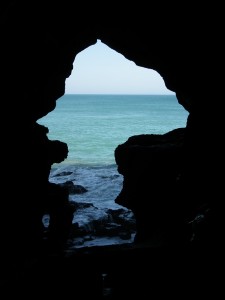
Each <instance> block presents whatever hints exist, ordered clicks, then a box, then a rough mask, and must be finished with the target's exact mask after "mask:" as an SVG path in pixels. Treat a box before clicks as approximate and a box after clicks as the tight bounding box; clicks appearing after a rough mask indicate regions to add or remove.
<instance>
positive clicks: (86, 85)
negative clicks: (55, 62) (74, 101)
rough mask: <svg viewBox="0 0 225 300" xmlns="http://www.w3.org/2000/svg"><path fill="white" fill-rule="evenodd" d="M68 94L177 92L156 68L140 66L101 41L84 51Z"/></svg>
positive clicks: (75, 63) (70, 78) (69, 85)
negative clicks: (166, 83)
mask: <svg viewBox="0 0 225 300" xmlns="http://www.w3.org/2000/svg"><path fill="white" fill-rule="evenodd" d="M65 94H148V95H151V94H159V95H164V94H173V95H174V94H175V93H174V92H172V91H170V90H168V89H167V88H166V86H165V83H164V81H163V79H162V77H161V76H160V75H159V74H158V73H157V72H156V71H154V70H151V69H146V68H142V67H138V66H136V65H135V63H134V62H132V61H129V60H128V59H126V58H125V57H124V56H123V55H121V54H120V53H118V52H116V51H114V50H113V49H111V48H109V47H108V46H106V45H105V44H103V43H102V42H101V41H99V40H98V42H97V43H96V44H95V45H93V46H90V47H88V48H86V49H85V50H83V51H82V52H80V53H79V54H78V55H77V56H76V58H75V60H74V64H73V71H72V74H71V75H70V77H69V78H68V79H67V80H66V91H65Z"/></svg>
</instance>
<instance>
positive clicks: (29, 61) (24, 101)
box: [1, 1, 222, 241]
mask: <svg viewBox="0 0 225 300" xmlns="http://www.w3.org/2000/svg"><path fill="white" fill-rule="evenodd" d="M89 11H91V15H90V16H87V14H86V7H85V6H84V7H82V6H81V7H79V8H78V7H74V6H73V5H72V4H71V3H70V4H69V2H65V1H58V2H57V3H50V5H49V4H46V3H45V2H42V1H34V2H28V1H13V2H11V4H10V5H8V6H7V5H5V7H4V5H3V9H2V18H1V75H2V76H1V104H2V112H3V115H6V118H7V119H8V120H5V118H2V119H1V126H2V131H3V137H4V140H3V144H4V145H5V146H6V147H3V154H2V155H3V156H2V157H3V161H4V166H3V174H4V179H3V185H2V186H3V192H4V194H5V195H6V197H4V199H3V201H2V204H1V206H2V211H3V213H2V214H3V218H2V224H3V225H2V226H1V227H2V228H4V230H3V235H4V236H6V240H7V241H8V238H7V236H9V234H12V233H13V234H14V235H15V236H19V240H20V239H21V232H22V235H24V229H26V228H27V223H29V222H30V223H31V224H33V226H34V227H35V217H33V216H32V214H33V213H34V215H35V211H36V209H37V206H38V204H37V203H38V202H39V200H40V199H41V198H43V197H44V198H45V196H46V181H47V180H46V177H45V174H46V172H48V169H49V168H50V165H49V162H45V159H46V157H45V154H46V152H45V150H44V146H43V144H44V140H45V134H44V135H43V137H42V135H41V134H40V135H39V133H37V132H36V127H35V126H36V123H35V122H36V121H37V120H38V119H40V118H41V117H43V116H45V115H46V114H48V113H49V112H50V111H52V110H54V108H55V105H56V101H60V97H61V96H62V95H63V94H64V93H65V80H66V78H68V77H69V75H70V74H71V72H72V69H73V62H75V64H74V66H75V68H76V55H77V54H78V53H79V52H80V51H82V50H83V49H85V48H87V47H89V46H90V45H93V44H95V43H96V41H97V39H100V40H101V41H102V42H103V43H105V44H106V45H108V46H109V47H111V48H112V49H114V50H116V51H118V52H119V53H121V54H123V55H124V57H125V58H127V59H129V60H132V61H134V62H135V63H136V64H137V65H138V66H142V67H146V68H152V69H154V70H156V71H157V72H158V73H159V74H160V75H161V76H162V78H163V79H164V81H165V84H166V86H167V88H168V89H170V90H172V91H174V92H175V93H176V96H177V99H178V102H179V103H180V104H181V105H183V106H184V108H185V109H187V110H188V111H189V113H190V116H189V119H188V123H187V133H186V137H185V142H184V144H185V155H184V160H183V165H182V180H183V183H182V184H183V186H184V190H183V192H184V194H185V197H186V198H188V197H190V198H191V199H193V198H197V199H199V198H201V199H205V198H206V197H207V199H208V200H207V202H209V205H210V207H212V209H213V213H214V214H215V216H214V221H215V222H213V226H214V227H215V228H217V229H218V228H220V226H221V224H220V223H221V222H222V220H221V218H220V217H218V216H220V214H221V209H220V206H221V203H220V200H219V199H220V198H219V197H218V195H219V193H220V192H221V186H220V184H219V181H220V180H219V178H218V176H215V174H217V171H216V168H217V166H218V165H220V161H221V159H222V154H221V152H220V150H219V149H218V148H217V147H216V146H217V144H216V145H215V142H212V139H213V137H214V134H215V132H216V133H217V134H218V132H219V133H220V130H221V129H220V128H221V127H219V126H218V125H219V118H215V116H216V115H219V112H220V109H219V110H218V108H217V107H218V105H219V103H220V98H219V97H218V95H219V94H220V93H219V91H220V88H219V87H218V81H217V80H215V79H214V78H212V77H211V76H209V75H210V74H217V73H218V69H219V65H220V60H221V59H222V56H221V55H220V52H219V43H220V41H219V39H218V38H217V37H218V35H215V30H217V24H215V23H214V24H212V23H211V22H209V20H208V18H207V14H199V12H198V11H196V9H194V10H192V9H190V11H188V10H187V11H186V14H184V11H183V10H176V11H173V10H172V11H171V13H170V12H169V11H167V8H164V9H163V10H162V11H161V10H159V9H157V10H155V8H154V7H151V10H150V11H149V10H147V8H146V7H145V6H144V7H142V8H141V7H138V10H137V11H136V10H135V9H134V10H133V11H132V12H131V13H127V14H124V12H123V11H121V10H120V9H118V8H117V7H116V6H114V7H112V10H111V14H112V15H113V17H112V15H111V14H110V15H109V12H108V9H106V8H103V7H101V10H99V7H98V6H97V4H96V6H95V5H93V7H89ZM165 12H166V13H165ZM114 13H115V14H114ZM211 13H212V12H211ZM137 15H138V16H139V18H140V20H138V21H137ZM79 16H82V17H83V18H84V21H83V22H82V20H81V19H80V18H79ZM74 72H76V70H74ZM118 72H119V70H118ZM215 81H216V82H215ZM36 133H37V135H35V134H36ZM59 139H60V137H59ZM15 149H16V150H15ZM15 151H16V153H15ZM46 169H47V171H46ZM15 170H16V172H18V173H19V178H18V177H17V180H16V182H15V181H14V182H13V183H12V181H11V178H12V172H15ZM12 184H13V189H14V193H11V192H9V191H10V190H11V187H12ZM34 191H35V195H34V196H31V194H32V193H33V192H34ZM36 191H38V192H37V193H36ZM18 195H19V197H20V199H21V200H20V204H18V201H17V199H18ZM181 197H182V195H181ZM200 202H201V201H200ZM21 203H22V204H21ZM33 203H34V204H33ZM29 215H31V217H28V216H29ZM24 219H25V220H26V221H24ZM9 220H10V221H9ZM6 222H7V224H8V226H7V229H5V226H4V224H5V223H6ZM214 223H215V224H214ZM20 225H21V226H20ZM214 227H213V228H212V231H213V232H215V228H214ZM217 229H216V230H217ZM29 234H31V235H32V226H31V232H30V233H29ZM29 234H28V235H29ZM24 238H25V239H27V234H25V237H24ZM28 240H29V239H28Z"/></svg>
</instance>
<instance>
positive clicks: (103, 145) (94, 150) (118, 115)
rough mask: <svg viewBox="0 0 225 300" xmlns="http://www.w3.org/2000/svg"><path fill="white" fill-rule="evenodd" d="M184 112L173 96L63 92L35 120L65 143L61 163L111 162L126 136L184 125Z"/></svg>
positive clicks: (185, 118) (94, 163) (106, 163)
mask: <svg viewBox="0 0 225 300" xmlns="http://www.w3.org/2000/svg"><path fill="white" fill-rule="evenodd" d="M187 116H188V113H187V111H185V110H184V108H183V107H182V106H181V105H180V104H179V103H178V101H177V98H176V96H175V95H69V94H67V95H64V96H63V97H61V98H59V99H58V100H57V106H56V109H55V110H54V111H52V112H50V113H49V114H48V115H47V116H45V117H44V118H42V119H40V120H38V123H39V124H43V125H45V126H47V127H48V128H49V134H48V136H49V138H50V139H58V140H61V141H63V142H66V143H67V144H68V148H69V155H68V157H67V159H66V160H65V161H64V162H63V163H62V164H61V165H66V164H77V165H109V164H114V163H115V160H114V150H115V148H116V147H117V146H118V145H119V144H121V143H124V142H125V141H126V140H127V139H128V138H129V137H130V136H132V135H137V134H162V133H165V132H167V131H170V130H172V129H174V128H178V127H185V126H186V120H187Z"/></svg>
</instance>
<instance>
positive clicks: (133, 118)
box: [38, 95, 188, 244]
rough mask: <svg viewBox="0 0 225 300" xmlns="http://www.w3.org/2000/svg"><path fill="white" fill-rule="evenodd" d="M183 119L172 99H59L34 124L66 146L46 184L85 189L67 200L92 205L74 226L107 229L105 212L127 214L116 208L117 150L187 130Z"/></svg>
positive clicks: (118, 187)
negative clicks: (139, 138)
mask: <svg viewBox="0 0 225 300" xmlns="http://www.w3.org/2000/svg"><path fill="white" fill-rule="evenodd" d="M187 116H188V113H187V112H186V111H185V110H184V108H183V107H182V106H181V105H180V104H179V103H178V101H177V99H176V97H175V96H173V95H169V96H166V95H163V96H160V95H157V96H155V95H154V96H145V95H65V96H63V97H61V98H60V99H58V101H57V106H56V109H55V110H54V111H53V112H50V113H49V114H48V115H47V116H45V117H44V118H42V119H40V120H39V121H38V123H40V124H43V125H45V126H47V127H48V128H49V134H48V136H49V138H50V139H52V140H54V139H58V140H60V141H63V142H66V143H67V144H68V148H69V155H68V158H67V159H66V160H65V161H64V162H63V163H61V164H55V165H53V167H52V171H51V174H50V181H51V182H54V183H64V182H66V181H72V182H73V183H74V184H77V185H81V186H83V187H85V188H86V190H87V192H86V193H83V194H75V195H70V200H71V201H74V202H80V203H92V204H93V206H91V207H89V208H85V209H78V210H77V211H76V212H75V214H74V220H73V222H74V223H78V224H79V226H80V227H84V228H92V227H93V224H95V222H96V220H99V221H100V222H101V224H107V222H108V220H110V216H109V214H108V209H113V210H118V209H119V210H121V208H123V209H124V211H126V212H127V211H128V213H130V211H129V210H127V209H126V208H124V207H121V206H120V205H118V204H116V203H115V199H116V197H117V196H118V194H119V193H120V192H121V190H122V187H123V176H122V175H121V174H119V173H118V171H117V166H116V164H115V159H114V150H115V148H116V147H117V146H118V145H119V144H121V143H124V142H125V141H126V140H127V139H128V138H129V137H130V136H132V135H138V134H163V133H166V132H168V131H170V130H172V129H175V128H178V127H185V126H186V121H187ZM55 175H57V176H55ZM131 217H132V214H131ZM125 218H126V214H125ZM106 227H107V226H106ZM93 231H94V228H93ZM114 238H115V237H114ZM107 242H108V241H107ZM114 242H116V243H117V242H118V240H117V239H116V240H115V241H114ZM122 242H124V241H122ZM90 243H92V244H93V243H94V244H95V243H96V244H97V243H98V241H96V240H94V241H91V242H90ZM101 243H102V244H105V243H106V241H103V242H102V241H101ZM110 243H112V241H111V240H110ZM119 243H121V241H119Z"/></svg>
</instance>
